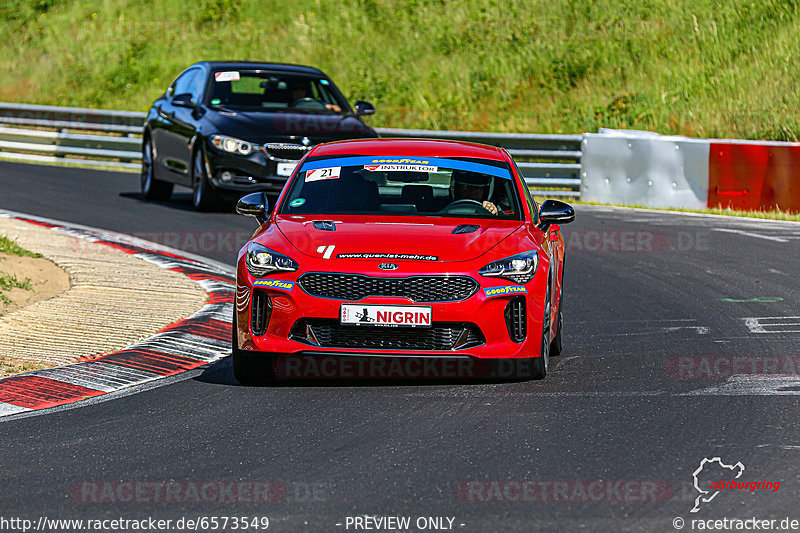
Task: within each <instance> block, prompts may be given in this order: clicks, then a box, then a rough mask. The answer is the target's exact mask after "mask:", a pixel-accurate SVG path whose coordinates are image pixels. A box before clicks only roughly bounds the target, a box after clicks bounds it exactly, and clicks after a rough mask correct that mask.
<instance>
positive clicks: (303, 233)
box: [276, 215, 522, 261]
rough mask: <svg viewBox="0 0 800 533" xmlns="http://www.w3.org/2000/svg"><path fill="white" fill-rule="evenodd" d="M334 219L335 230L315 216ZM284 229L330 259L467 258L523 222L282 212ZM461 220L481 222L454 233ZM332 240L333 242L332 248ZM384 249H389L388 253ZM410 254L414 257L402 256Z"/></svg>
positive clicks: (308, 251)
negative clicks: (469, 229) (322, 226)
mask: <svg viewBox="0 0 800 533" xmlns="http://www.w3.org/2000/svg"><path fill="white" fill-rule="evenodd" d="M323 220H324V221H333V222H334V224H335V226H336V229H335V231H327V230H322V229H318V228H316V227H315V226H314V221H323ZM276 224H277V226H278V228H279V229H280V231H281V233H283V235H284V236H285V237H286V238H287V239H288V241H289V242H290V243H291V244H292V245H293V246H294V247H295V248H297V250H299V251H300V252H301V253H303V254H305V255H308V256H311V257H317V258H322V257H323V256H325V254H326V253H327V255H328V257H326V258H329V259H360V258H362V256H361V254H381V255H379V256H377V257H376V256H374V255H372V256H369V255H368V256H365V257H363V258H364V259H371V260H373V261H374V260H375V259H376V258H381V257H385V259H386V260H387V261H402V260H404V259H408V260H413V259H423V258H422V257H419V256H425V257H426V258H427V260H432V258H434V257H435V258H437V259H435V260H438V261H468V260H470V259H475V258H476V257H478V256H480V255H482V254H484V253H485V252H486V251H488V250H489V249H491V248H492V247H494V246H495V245H497V244H498V243H499V242H500V241H502V240H503V239H505V238H506V237H508V236H509V235H511V234H512V233H513V232H514V231H515V230H517V229H518V228H519V227H520V226H522V222H521V221H518V220H502V221H501V220H481V219H454V218H434V217H430V218H422V217H392V218H388V217H387V218H384V219H383V220H381V221H376V220H374V219H373V220H370V221H366V220H365V217H363V216H354V215H346V216H345V215H336V216H327V217H320V216H295V215H293V216H278V217H277V218H276ZM459 225H476V226H479V227H478V229H477V230H475V231H472V232H470V233H455V234H454V233H453V230H455V229H456V227H458V226H459ZM330 246H334V248H333V249H330V250H329V247H330ZM383 254H386V255H385V256H384V255H383ZM401 256H411V257H401Z"/></svg>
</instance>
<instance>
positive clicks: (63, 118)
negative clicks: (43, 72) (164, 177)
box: [0, 102, 583, 197]
mask: <svg viewBox="0 0 800 533" xmlns="http://www.w3.org/2000/svg"><path fill="white" fill-rule="evenodd" d="M144 119H145V114H144V113H138V112H133V111H108V110H101V109H84V108H79V107H55V106H42V105H31V104H14V103H5V102H0V158H1V159H13V160H20V161H26V162H41V163H63V164H75V165H91V166H103V167H108V168H120V169H139V168H140V161H141V132H142V124H143V123H144ZM376 131H377V132H378V134H379V135H380V136H381V137H420V138H428V139H434V138H435V139H448V140H458V141H469V142H478V143H484V144H491V145H494V146H501V147H503V148H505V149H507V150H508V151H509V153H510V154H511V155H512V156H513V157H514V159H515V160H516V161H517V164H518V165H519V168H520V170H521V171H522V173H523V175H524V176H525V181H526V182H527V183H528V185H529V186H530V187H532V188H533V189H536V190H532V191H531V192H532V193H533V194H535V195H538V196H566V197H579V196H580V185H581V179H580V172H581V162H580V161H581V156H582V153H581V141H582V139H583V136H582V135H580V134H578V135H539V134H529V133H486V132H471V131H438V130H406V129H396V128H376Z"/></svg>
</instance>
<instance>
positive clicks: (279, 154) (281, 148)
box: [262, 143, 313, 161]
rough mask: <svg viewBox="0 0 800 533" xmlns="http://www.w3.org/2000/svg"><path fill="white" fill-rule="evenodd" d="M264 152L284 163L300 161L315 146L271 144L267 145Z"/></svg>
mask: <svg viewBox="0 0 800 533" xmlns="http://www.w3.org/2000/svg"><path fill="white" fill-rule="evenodd" d="M262 148H263V149H264V152H265V153H266V154H267V155H268V156H269V157H271V158H273V159H282V160H284V161H299V160H300V159H302V158H303V156H304V155H306V153H307V152H308V151H309V150H311V149H312V148H313V146H303V145H301V144H283V143H271V144H265V145H264V146H263V147H262Z"/></svg>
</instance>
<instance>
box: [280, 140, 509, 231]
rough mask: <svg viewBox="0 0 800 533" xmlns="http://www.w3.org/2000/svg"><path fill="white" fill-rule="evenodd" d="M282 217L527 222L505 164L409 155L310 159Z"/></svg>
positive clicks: (301, 170)
mask: <svg viewBox="0 0 800 533" xmlns="http://www.w3.org/2000/svg"><path fill="white" fill-rule="evenodd" d="M279 212H280V213H281V214H289V215H380V216H392V215H398V216H420V217H458V218H464V217H466V218H488V219H504V220H522V219H523V215H522V210H521V206H520V202H519V197H518V194H517V188H516V185H515V183H514V180H513V178H512V174H511V171H510V169H509V168H508V165H507V164H506V163H505V162H502V161H492V160H485V159H442V158H436V157H404V156H337V157H335V158H325V159H318V158H312V159H308V160H306V161H305V162H304V164H303V167H302V168H301V169H300V170H299V171H298V173H297V175H296V176H295V178H294V180H293V182H292V184H291V186H290V189H289V193H288V194H287V195H286V197H285V199H284V201H283V204H282V206H281V208H280V211H279Z"/></svg>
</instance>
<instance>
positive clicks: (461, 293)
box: [298, 272, 479, 302]
mask: <svg viewBox="0 0 800 533" xmlns="http://www.w3.org/2000/svg"><path fill="white" fill-rule="evenodd" d="M298 283H299V284H300V287H301V288H302V289H303V290H304V291H305V292H307V293H308V294H310V295H311V296H320V297H322V298H335V299H337V300H348V301H357V300H361V299H363V298H366V297H367V296H393V297H400V298H408V299H409V300H411V301H412V302H457V301H461V300H466V299H467V298H469V297H470V296H472V295H473V294H475V292H476V291H477V290H478V288H479V286H478V282H477V281H475V280H474V279H472V278H470V277H468V276H410V277H407V278H388V277H387V278H384V277H372V276H364V275H361V274H335V273H334V274H328V273H321V272H311V273H308V274H303V275H302V276H301V277H300V279H299V280H298Z"/></svg>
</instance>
